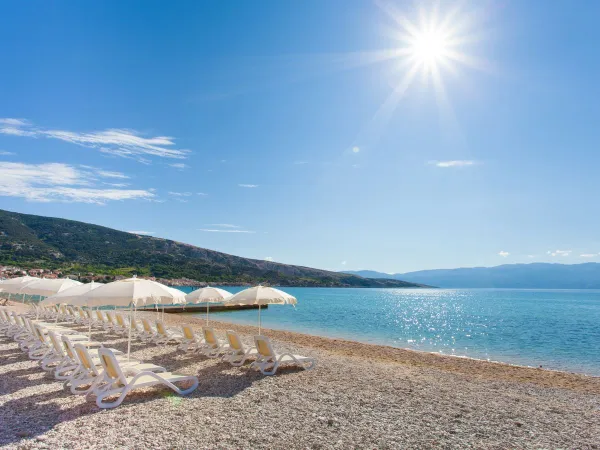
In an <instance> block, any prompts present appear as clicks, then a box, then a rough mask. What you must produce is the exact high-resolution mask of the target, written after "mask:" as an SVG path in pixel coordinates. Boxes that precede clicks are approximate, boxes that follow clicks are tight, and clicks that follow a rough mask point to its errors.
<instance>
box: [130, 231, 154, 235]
mask: <svg viewBox="0 0 600 450" xmlns="http://www.w3.org/2000/svg"><path fill="white" fill-rule="evenodd" d="M128 233H131V234H140V235H142V236H152V235H153V234H156V232H154V231H128Z"/></svg>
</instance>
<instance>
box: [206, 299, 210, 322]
mask: <svg viewBox="0 0 600 450" xmlns="http://www.w3.org/2000/svg"><path fill="white" fill-rule="evenodd" d="M209 309H210V303H207V304H206V326H207V327H208V310H209Z"/></svg>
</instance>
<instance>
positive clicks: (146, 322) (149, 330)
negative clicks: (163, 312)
mask: <svg viewBox="0 0 600 450" xmlns="http://www.w3.org/2000/svg"><path fill="white" fill-rule="evenodd" d="M142 325H143V326H144V331H145V332H146V333H148V334H154V331H153V330H152V325H150V321H149V320H148V319H142Z"/></svg>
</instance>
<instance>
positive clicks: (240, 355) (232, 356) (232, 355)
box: [223, 330, 258, 367]
mask: <svg viewBox="0 0 600 450" xmlns="http://www.w3.org/2000/svg"><path fill="white" fill-rule="evenodd" d="M226 334H227V342H228V343H229V350H228V351H227V352H225V355H224V356H223V361H228V362H229V363H231V365H232V366H236V367H238V366H242V365H244V363H245V362H246V360H248V358H251V357H258V350H256V348H255V347H248V348H246V347H245V346H244V344H243V342H242V340H241V339H240V337H239V336H238V334H237V333H236V332H235V331H231V330H227V333H226Z"/></svg>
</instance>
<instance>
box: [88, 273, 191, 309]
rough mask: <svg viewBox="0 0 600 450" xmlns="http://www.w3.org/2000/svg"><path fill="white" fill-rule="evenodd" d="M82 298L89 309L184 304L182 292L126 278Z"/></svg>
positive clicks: (155, 283)
mask: <svg viewBox="0 0 600 450" xmlns="http://www.w3.org/2000/svg"><path fill="white" fill-rule="evenodd" d="M83 298H85V303H84V304H86V305H88V306H90V307H92V306H130V305H134V306H137V305H139V304H165V303H166V304H179V303H185V293H184V292H182V291H180V290H178V289H173V288H170V287H169V286H165V285H164V284H161V283H157V282H156V281H151V280H144V279H142V278H128V279H126V280H119V281H114V282H112V283H108V284H105V285H103V286H100V287H99V288H97V289H94V290H92V291H89V292H88V293H87V294H84V295H83ZM82 301H83V300H82Z"/></svg>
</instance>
